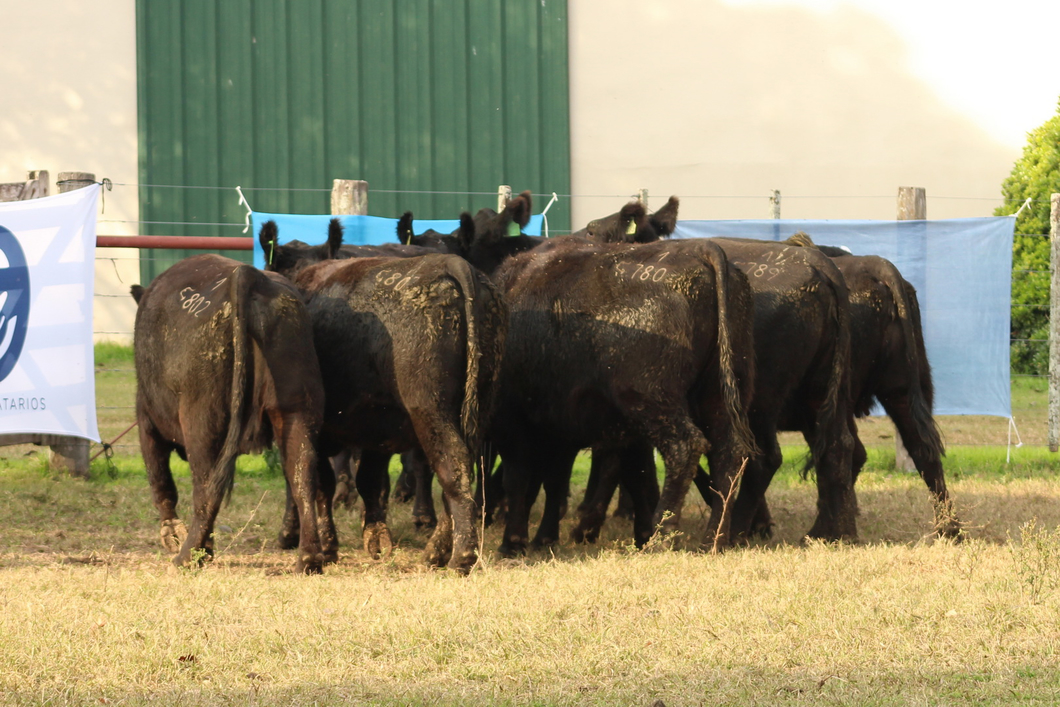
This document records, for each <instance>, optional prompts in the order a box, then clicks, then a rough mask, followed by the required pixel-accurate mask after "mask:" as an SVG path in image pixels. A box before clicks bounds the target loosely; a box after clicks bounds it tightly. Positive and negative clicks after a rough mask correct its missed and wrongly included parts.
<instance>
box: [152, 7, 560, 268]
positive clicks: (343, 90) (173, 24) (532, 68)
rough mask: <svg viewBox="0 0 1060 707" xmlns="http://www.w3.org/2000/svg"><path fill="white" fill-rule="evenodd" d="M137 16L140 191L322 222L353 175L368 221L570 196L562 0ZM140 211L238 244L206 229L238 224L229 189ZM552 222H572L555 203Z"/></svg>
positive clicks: (171, 230) (170, 229) (220, 199)
mask: <svg viewBox="0 0 1060 707" xmlns="http://www.w3.org/2000/svg"><path fill="white" fill-rule="evenodd" d="M136 10H137V18H136V19H137V60H138V71H139V85H140V93H139V143H140V179H141V184H143V185H168V184H182V185H188V186H210V187H212V186H218V185H223V186H228V187H231V186H233V185H237V184H238V185H241V186H242V187H243V188H244V190H245V194H246V195H247V198H248V200H249V202H250V204H251V206H252V207H253V208H254V209H255V210H257V211H265V212H270V211H275V212H288V213H327V212H328V209H329V192H328V190H329V187H330V184H331V180H332V179H333V178H345V179H365V180H367V181H368V182H369V202H368V203H369V206H368V208H369V213H371V214H373V215H377V216H391V217H396V216H400V215H401V213H402V212H404V211H406V210H411V211H413V212H414V213H415V214H416V216H417V217H421V218H455V217H456V216H457V215H458V214H459V212H460V211H461V210H465V209H466V210H477V209H478V208H481V207H482V206H489V205H493V204H495V201H496V200H495V197H494V196H493V195H495V193H496V189H497V185H498V184H510V185H512V186H513V188H515V189H516V190H517V191H520V190H523V189H531V190H533V191H534V192H535V193H551V192H553V191H556V192H559V193H561V194H566V193H569V192H570V176H569V174H570V167H569V154H570V145H569V129H568V87H567V18H566V13H567V9H566V2H565V1H564V0H503V1H502V0H462V1H461V0H394V1H393V2H379V1H378V0H361V1H358V0H298V2H293V1H292V0H254V1H253V2H252V1H251V0H226V1H225V2H215V1H214V0H176V1H173V2H167V3H158V2H151V1H150V0H137V2H136ZM270 190H271V191H270ZM417 192H452V193H434V194H429V193H417ZM466 192H481V195H474V196H469V195H468V194H467V193H466ZM542 206H543V204H542ZM141 207H142V211H143V214H144V220H145V221H147V222H151V221H165V222H182V223H187V225H181V226H171V225H165V226H161V225H160V226H154V227H152V226H150V225H145V227H144V231H145V232H151V233H157V234H163V235H164V234H173V235H239V229H234V230H233V229H232V228H231V227H227V228H226V227H224V226H217V225H215V224H224V223H229V224H231V223H240V224H241V223H242V221H243V208H242V207H241V206H239V204H238V200H237V197H236V195H235V193H234V192H233V191H231V190H230V189H229V190H219V189H182V190H178V189H166V188H160V187H153V186H144V187H142V188H141ZM549 216H550V221H551V223H552V224H553V227H554V228H561V229H565V228H568V227H569V226H568V224H569V208H568V204H567V203H564V204H559V205H557V206H555V207H553V209H552V210H551V211H550V212H549ZM199 224H201V225H199ZM184 255H185V254H184V253H181V252H172V253H170V254H169V256H168V257H170V258H179V257H183V256H184ZM229 255H232V256H233V257H246V256H245V255H241V254H237V253H230V254H229ZM160 257H164V255H163V254H162V253H158V252H156V253H152V254H150V255H149V256H148V258H145V260H144V261H143V264H142V270H143V276H144V279H145V280H146V279H148V278H150V277H151V276H153V275H155V274H157V273H158V272H160V271H161V270H162V269H164V268H165V267H167V266H168V264H169V263H167V262H166V261H164V260H157V259H155V258H160Z"/></svg>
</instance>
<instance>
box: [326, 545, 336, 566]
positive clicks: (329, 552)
mask: <svg viewBox="0 0 1060 707" xmlns="http://www.w3.org/2000/svg"><path fill="white" fill-rule="evenodd" d="M322 554H323V556H324V564H325V565H333V564H335V563H336V562H338V561H339V549H338V548H337V547H336V548H328V549H326V550H324V552H323V553H322Z"/></svg>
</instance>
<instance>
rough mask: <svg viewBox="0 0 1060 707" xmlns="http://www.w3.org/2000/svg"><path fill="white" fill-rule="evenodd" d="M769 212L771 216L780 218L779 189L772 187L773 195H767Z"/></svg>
mask: <svg viewBox="0 0 1060 707" xmlns="http://www.w3.org/2000/svg"><path fill="white" fill-rule="evenodd" d="M769 214H770V216H771V217H772V218H780V190H779V189H774V190H773V196H771V197H769Z"/></svg>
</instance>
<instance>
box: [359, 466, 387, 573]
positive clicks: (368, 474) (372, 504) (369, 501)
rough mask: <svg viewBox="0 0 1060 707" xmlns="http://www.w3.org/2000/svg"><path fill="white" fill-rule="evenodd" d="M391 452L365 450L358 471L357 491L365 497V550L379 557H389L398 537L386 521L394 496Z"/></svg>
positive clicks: (374, 556) (363, 535)
mask: <svg viewBox="0 0 1060 707" xmlns="http://www.w3.org/2000/svg"><path fill="white" fill-rule="evenodd" d="M391 456H392V455H391V454H390V453H388V452H380V451H375V450H367V449H366V450H363V451H362V453H361V466H360V468H359V469H358V470H357V492H358V493H359V494H361V498H362V499H363V500H364V529H363V531H362V535H361V537H362V540H363V542H364V550H365V552H367V553H368V554H369V555H371V556H372V557H373V558H375V559H379V558H380V557H386V556H389V555H390V553H391V552H392V551H393V549H394V539H393V538H392V537H391V535H390V528H389V527H387V524H386V514H387V499H388V497H389V496H390V474H389V467H390V457H391Z"/></svg>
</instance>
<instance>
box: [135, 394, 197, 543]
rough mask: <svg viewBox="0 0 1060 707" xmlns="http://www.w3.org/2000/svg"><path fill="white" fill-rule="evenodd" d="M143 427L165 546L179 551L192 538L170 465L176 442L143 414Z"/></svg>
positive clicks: (142, 438) (142, 442)
mask: <svg viewBox="0 0 1060 707" xmlns="http://www.w3.org/2000/svg"><path fill="white" fill-rule="evenodd" d="M139 429H140V451H141V453H142V454H143V458H144V467H145V468H146V470H147V482H148V484H149V485H150V486H151V497H152V501H154V504H155V508H157V509H158V516H159V522H160V530H161V536H162V547H164V548H165V549H166V550H167V551H169V552H172V553H176V552H177V551H179V550H180V546H181V545H182V544H183V543H184V539H185V538H187V537H188V529H187V528H186V527H185V526H184V523H183V522H182V521H181V520H180V518H178V517H177V486H176V484H174V483H173V472H172V471H171V470H170V468H169V458H170V456H171V455H172V454H173V450H174V445H173V443H172V442H169V441H167V440H166V439H164V438H163V437H162V435H161V434H159V432H158V430H157V429H156V428H155V426H154V425H153V424H151V422H150V420H148V419H147V418H146V416H143V415H141V416H140V421H139Z"/></svg>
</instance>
